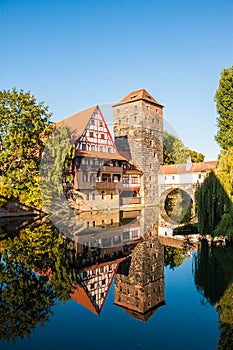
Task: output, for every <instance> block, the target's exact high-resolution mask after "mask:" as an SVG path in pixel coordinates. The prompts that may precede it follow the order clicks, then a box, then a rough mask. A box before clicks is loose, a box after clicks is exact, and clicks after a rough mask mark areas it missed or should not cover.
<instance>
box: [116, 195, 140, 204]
mask: <svg viewBox="0 0 233 350" xmlns="http://www.w3.org/2000/svg"><path fill="white" fill-rule="evenodd" d="M128 204H141V197H122V198H121V205H128Z"/></svg>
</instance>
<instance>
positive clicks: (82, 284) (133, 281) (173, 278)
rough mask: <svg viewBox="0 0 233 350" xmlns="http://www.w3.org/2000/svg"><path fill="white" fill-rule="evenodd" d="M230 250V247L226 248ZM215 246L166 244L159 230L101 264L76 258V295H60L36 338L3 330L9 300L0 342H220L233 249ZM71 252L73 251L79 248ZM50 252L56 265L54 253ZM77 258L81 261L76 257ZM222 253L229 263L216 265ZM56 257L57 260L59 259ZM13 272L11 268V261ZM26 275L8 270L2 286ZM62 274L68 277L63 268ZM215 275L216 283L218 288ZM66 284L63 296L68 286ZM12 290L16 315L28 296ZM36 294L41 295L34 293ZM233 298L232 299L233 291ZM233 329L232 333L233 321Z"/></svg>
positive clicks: (85, 345)
mask: <svg viewBox="0 0 233 350" xmlns="http://www.w3.org/2000/svg"><path fill="white" fill-rule="evenodd" d="M33 229H34V228H33ZM43 229H44V227H43ZM14 239H16V238H15V236H14ZM20 240H22V235H21V237H20ZM47 240H48V238H47ZM151 242H152V243H151ZM17 246H19V243H17ZM206 247H207V248H206ZM131 248H132V247H131ZM16 249H17V248H16ZM50 249H52V248H50ZM69 249H70V248H69ZM224 249H226V250H227V253H226V254H225V253H224ZM229 249H230V250H229ZM71 251H72V250H71ZM216 252H217V253H216V254H215V253H214V251H211V254H210V250H209V248H208V244H206V243H205V244H203V245H202V247H201V253H200V252H199V253H197V252H195V251H193V252H192V253H191V254H190V250H189V252H187V251H184V249H178V248H172V247H166V248H165V247H164V245H163V244H161V242H160V240H159V238H158V237H153V238H150V237H149V238H148V241H147V242H146V243H145V242H139V243H138V244H137V245H136V246H135V247H134V248H133V251H132V250H131V251H130V250H129V254H128V253H127V254H128V255H127V254H125V255H121V257H120V256H116V257H114V258H113V257H112V256H110V255H103V257H104V256H105V257H107V258H106V259H105V261H104V258H103V261H102V262H101V263H98V264H96V262H95V261H94V263H93V264H92V265H91V264H90V262H89V263H88V264H87V262H86V261H85V260H82V261H83V264H84V265H85V264H86V265H85V266H81V265H80V262H79V265H76V266H78V269H77V268H76V270H75V273H76V275H75V276H76V277H75V278H77V280H76V282H75V283H73V284H72V285H73V290H72V291H73V294H70V293H68V297H63V302H62V301H61V299H62V298H61V297H59V298H58V297H57V296H56V297H55V299H54V302H55V304H54V305H53V306H51V311H52V313H53V314H52V315H50V316H49V320H48V321H46V322H44V325H43V326H40V324H39V322H36V323H37V324H36V327H35V329H34V330H33V329H32V330H31V332H30V338H28V337H27V336H25V335H24V336H23V339H20V338H18V337H16V339H15V343H13V342H12V337H11V336H9V339H8V341H6V339H5V337H4V332H5V331H6V329H7V327H8V328H10V327H11V324H10V321H9V320H10V317H9V314H8V310H7V309H6V307H5V308H4V306H3V307H1V309H2V314H1V324H2V330H1V339H2V341H1V342H0V348H1V349H14V350H19V349H23V350H27V349H34V350H36V349H38V350H41V349H45V350H46V349H51V348H52V349H67V348H71V347H72V348H77V349H78V348H80V349H93V348H95V349H102V350H105V349H126V350H127V349H148V348H149V347H151V346H153V348H154V349H163V350H164V349H169V350H170V349H172V348H173V349H180V350H182V349H185V350H186V349H189V350H190V349H195V350H196V349H208V350H211V349H216V348H217V346H218V342H219V339H220V326H219V325H220V323H219V322H220V321H219V312H218V311H217V310H216V306H217V304H219V300H220V301H221V300H222V299H221V298H222V297H223V296H224V295H225V294H224V293H225V292H226V290H228V289H229V286H231V281H232V279H231V277H232V274H230V275H229V274H228V272H227V271H230V270H232V267H233V265H232V260H231V258H230V262H229V266H228V267H227V268H226V270H225V267H226V265H227V263H226V258H227V256H232V255H233V254H232V248H216ZM76 253H77V251H76ZM12 254H13V253H12ZM46 254H48V252H47V253H46ZM80 254H81V255H80ZM83 254H84V252H83V251H81V253H79V254H76V257H75V259H76V262H77V260H78V259H79V257H80V256H81V257H83V256H84V255H83ZM105 254H106V250H105ZM114 254H115V253H114ZM114 254H113V255H114ZM63 255H64V254H63ZM69 256H71V257H72V254H70V255H69ZM66 258H67V254H66ZM49 259H50V264H51V257H50V258H49ZM56 259H57V258H56ZM56 259H55V260H56ZM72 259H73V260H75V259H74V256H73V258H72ZM218 259H220V260H218ZM221 259H222V260H221ZM223 260H224V263H223V266H220V265H221V264H219V265H216V261H223ZM57 261H58V259H57V260H56V264H58V262H57ZM203 261H204V262H203ZM56 264H55V265H56ZM55 265H54V266H55ZM87 265H88V266H87ZM11 266H13V265H11ZM5 267H6V265H5V262H3V260H2V265H1V271H2V272H3V273H2V276H5V275H4V269H5ZM52 269H53V268H52ZM32 270H33V269H32ZM61 270H62V269H61V266H60V267H59V268H58V270H54V271H53V275H54V276H57V274H58V271H60V272H61ZM16 271H19V270H17V269H16ZM35 271H37V269H36V268H35V269H34V272H32V273H33V275H34V276H37V277H36V278H37V279H38V280H40V279H41V278H44V277H43V276H42V273H38V271H37V274H35ZM7 273H8V275H10V274H11V275H12V272H11V270H10V269H9V268H8V270H7ZM63 273H64V272H63ZM17 274H18V275H17ZM19 275H20V273H19V272H17V273H16V274H15V276H13V277H12V276H11V277H10V280H6V277H4V282H3V284H2V286H1V287H2V291H4V286H5V285H6V284H7V283H8V284H9V285H13V286H14V283H15V279H17V278H19V277H18V276H19ZM12 278H13V279H12ZM30 278H31V277H30ZM221 279H222V280H221ZM13 280H14V281H13ZM47 280H50V282H47V284H48V285H49V284H53V283H54V282H53V279H51V274H50V275H49V277H48V275H47ZM57 280H58V279H57ZM61 280H62V281H63V280H65V278H64V275H63V277H62V278H61ZM226 280H227V281H226ZM6 281H7V282H6ZM12 281H13V282H14V283H13V282H12ZM223 281H225V282H223ZM215 282H216V285H217V289H216V290H214V287H213V285H214V283H215ZM28 285H30V283H29V284H28ZM19 286H21V284H19ZM211 286H212V287H211ZM17 288H21V287H17ZM53 288H55V289H56V288H58V287H57V284H54V286H53ZM59 288H60V289H59ZM59 288H58V289H59V291H60V292H59V293H60V294H59V295H61V294H62V293H61V290H62V288H61V287H60V286H59ZM210 291H212V292H210ZM11 292H12V289H11ZM12 293H15V294H14V297H13V301H12V299H11V306H12V305H14V307H13V308H12V310H11V311H13V314H14V313H16V314H17V313H18V311H19V309H20V307H21V306H22V304H23V303H24V300H23V299H22V301H21V303H22V304H21V303H20V302H18V301H17V298H18V295H19V294H20V292H19V289H15V290H13V292H12ZM2 295H3V297H2V304H4V302H5V299H7V298H8V297H9V296H8V295H4V293H3V294H2ZM11 297H12V296H11ZM29 297H30V296H29ZM4 298H5V299H4ZM32 298H37V296H36V295H35V293H34V294H33V295H32ZM38 298H39V296H38ZM143 298H144V299H145V303H144V304H143V306H142V304H140V302H141V301H142V299H143ZM227 298H228V299H229V297H226V299H224V302H222V304H221V305H225V306H226V303H227V302H228V301H226V300H228V299H227ZM230 299H231V300H232V294H230ZM41 300H42V299H41ZM6 305H7V304H6ZM8 307H9V304H8ZM30 307H32V306H30ZM227 307H228V311H229V310H230V316H229V313H228V314H227V316H226V314H224V312H222V314H223V316H222V317H223V319H222V320H223V321H224V324H225V325H226V324H227V327H228V325H229V324H230V323H231V321H232V318H231V315H232V308H231V305H227ZM14 308H15V309H14ZM223 311H224V310H223ZM25 312H26V311H25V308H24V313H25ZM8 317H9V320H7V318H8ZM11 317H12V316H11ZM224 317H225V318H224ZM32 318H33V314H32ZM226 318H228V319H226ZM3 326H4V327H5V328H3ZM20 327H22V324H20ZM229 329H231V332H232V325H231V327H230V328H229ZM7 331H8V334H11V332H13V333H14V330H10V331H9V330H8V329H7ZM16 333H17V332H16ZM228 333H229V332H228ZM22 335H23V331H22ZM223 340H224V341H225V342H227V343H228V347H227V346H225V347H224V346H223V347H222V348H221V349H230V347H229V346H230V345H229V343H230V341H229V336H228V339H227V340H226V339H225V338H224V339H223Z"/></svg>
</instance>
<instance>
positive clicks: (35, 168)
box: [0, 88, 52, 205]
mask: <svg viewBox="0 0 233 350" xmlns="http://www.w3.org/2000/svg"><path fill="white" fill-rule="evenodd" d="M50 117H51V114H50V113H49V112H48V107H47V106H45V105H44V104H43V102H40V103H37V101H36V98H35V97H34V96H33V95H31V93H30V92H23V91H22V90H20V91H17V90H16V89H15V88H13V89H12V90H3V91H0V150H1V153H0V175H1V184H0V185H1V186H0V187H3V188H4V191H5V192H6V193H7V197H8V198H9V197H15V198H19V199H20V200H21V201H22V202H23V203H25V204H27V205H40V204H41V201H40V196H39V183H38V174H39V163H40V157H41V154H42V152H43V149H44V143H45V140H46V139H47V137H48V135H49V134H50V133H51V131H52V125H51V122H50ZM0 194H1V193H0ZM3 195H5V196H6V194H5V193H3ZM29 197H30V199H29Z"/></svg>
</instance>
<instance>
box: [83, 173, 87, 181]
mask: <svg viewBox="0 0 233 350" xmlns="http://www.w3.org/2000/svg"><path fill="white" fill-rule="evenodd" d="M83 182H87V174H86V173H83Z"/></svg>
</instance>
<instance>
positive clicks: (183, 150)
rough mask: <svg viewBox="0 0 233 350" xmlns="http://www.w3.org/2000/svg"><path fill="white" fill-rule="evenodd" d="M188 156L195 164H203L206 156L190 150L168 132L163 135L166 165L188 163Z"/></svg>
mask: <svg viewBox="0 0 233 350" xmlns="http://www.w3.org/2000/svg"><path fill="white" fill-rule="evenodd" d="M188 156H190V157H191V160H192V162H193V163H197V162H203V161H204V158H205V157H204V155H203V154H202V153H198V152H196V151H192V150H190V149H189V148H188V147H186V146H185V145H184V143H183V142H182V141H181V140H180V139H179V138H178V137H177V136H174V135H172V134H170V133H168V132H167V131H164V133H163V162H164V164H182V163H186V161H187V158H188Z"/></svg>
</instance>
